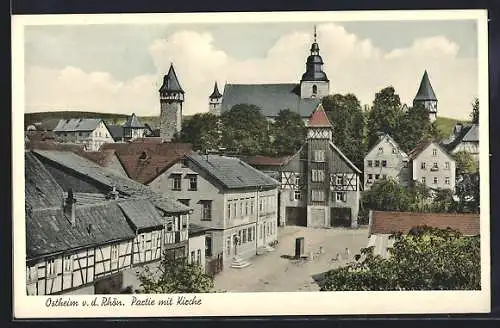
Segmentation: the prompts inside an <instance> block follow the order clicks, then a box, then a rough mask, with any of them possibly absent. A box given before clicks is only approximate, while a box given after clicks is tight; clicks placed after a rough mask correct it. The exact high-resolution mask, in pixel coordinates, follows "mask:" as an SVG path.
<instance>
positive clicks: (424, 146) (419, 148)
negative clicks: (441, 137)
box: [408, 140, 454, 161]
mask: <svg viewBox="0 0 500 328" xmlns="http://www.w3.org/2000/svg"><path fill="white" fill-rule="evenodd" d="M430 145H434V146H435V147H436V148H438V149H440V150H441V151H442V152H443V153H444V154H445V155H446V156H448V157H449V158H450V160H452V161H454V159H453V158H452V157H451V156H450V154H449V153H448V152H447V151H446V149H444V148H443V147H442V146H441V145H440V144H439V143H438V142H436V141H433V140H422V141H421V142H419V143H418V144H417V146H416V147H415V148H413V149H412V150H411V151H410V152H409V153H408V157H409V158H410V159H411V160H415V159H416V158H417V157H418V156H419V155H420V154H421V153H422V152H423V151H424V150H426V149H427V148H428V147H429V146H430Z"/></svg>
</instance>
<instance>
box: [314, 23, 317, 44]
mask: <svg viewBox="0 0 500 328" xmlns="http://www.w3.org/2000/svg"><path fill="white" fill-rule="evenodd" d="M317 36H318V34H317V33H316V25H314V42H316V38H317Z"/></svg>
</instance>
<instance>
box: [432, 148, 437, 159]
mask: <svg viewBox="0 0 500 328" xmlns="http://www.w3.org/2000/svg"><path fill="white" fill-rule="evenodd" d="M437 154H438V151H437V149H436V148H434V149H433V150H432V156H434V157H436V156H437Z"/></svg>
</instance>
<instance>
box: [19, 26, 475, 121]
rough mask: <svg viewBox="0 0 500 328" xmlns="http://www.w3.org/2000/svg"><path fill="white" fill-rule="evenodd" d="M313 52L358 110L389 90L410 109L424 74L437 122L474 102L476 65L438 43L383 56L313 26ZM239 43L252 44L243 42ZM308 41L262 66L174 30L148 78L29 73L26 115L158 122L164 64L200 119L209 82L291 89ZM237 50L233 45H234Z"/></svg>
mask: <svg viewBox="0 0 500 328" xmlns="http://www.w3.org/2000/svg"><path fill="white" fill-rule="evenodd" d="M318 35H319V39H318V42H319V45H320V48H321V55H322V57H323V60H324V62H325V66H324V69H325V71H326V73H327V75H328V77H329V79H330V91H331V93H348V92H350V93H354V94H355V95H357V96H358V98H359V99H360V100H361V102H362V103H363V104H371V102H372V101H373V97H374V94H375V93H376V92H377V91H379V90H380V89H382V88H384V87H386V86H388V85H392V86H394V87H395V89H396V91H397V92H398V93H399V94H400V96H401V99H402V101H403V102H406V103H409V104H410V103H411V101H412V99H413V97H414V95H415V93H416V91H417V89H418V86H419V83H420V79H421V77H422V74H423V72H424V70H425V69H427V71H428V73H429V77H430V80H431V83H432V85H433V87H434V91H435V92H436V95H437V97H438V99H439V107H438V110H439V112H438V115H441V116H448V117H458V118H467V117H468V114H469V112H470V110H471V106H470V103H471V101H472V99H473V97H474V96H476V95H477V93H478V91H477V85H478V81H477V60H476V59H475V58H462V57H458V56H457V53H458V50H459V47H458V45H457V44H456V43H454V42H453V41H451V40H449V39H447V38H446V37H444V36H440V35H436V36H433V37H427V38H419V39H415V40H414V41H413V43H412V44H411V45H409V46H408V47H406V48H399V49H393V50H391V51H389V52H387V51H386V52H384V51H382V50H381V49H379V48H377V47H376V46H375V45H374V44H373V43H372V42H371V41H370V40H368V39H360V38H359V37H358V36H356V35H354V34H352V33H349V32H347V31H346V30H345V29H344V28H343V27H342V26H340V25H337V24H323V25H320V26H318ZM242 42H258V40H246V41H242ZM311 42H312V40H311V35H310V34H309V32H306V31H303V32H302V31H295V32H291V33H289V34H287V35H284V36H282V37H281V38H279V39H278V40H277V41H276V42H275V44H274V45H273V46H272V47H271V48H270V49H269V50H268V51H267V53H266V55H265V56H263V57H262V58H252V59H246V60H240V59H235V58H232V57H231V56H229V55H228V54H227V53H226V52H225V51H223V50H221V49H218V48H217V47H216V46H215V45H214V39H213V37H212V35H211V34H209V33H199V32H193V31H189V30H180V31H177V32H175V33H173V34H172V35H170V36H169V37H167V38H163V39H157V40H155V41H154V42H152V44H151V45H150V46H149V49H148V51H149V54H150V56H151V58H152V59H153V62H154V64H155V66H156V68H157V74H156V75H143V76H138V77H136V78H133V79H129V80H124V81H120V80H118V79H116V78H114V77H113V76H111V75H110V74H108V73H105V72H84V71H82V70H80V69H78V68H74V67H66V68H65V69H62V70H56V69H48V68H43V67H36V66H34V67H29V69H28V70H27V76H26V77H27V79H26V81H27V84H26V94H27V111H41V110H49V109H51V110H53V109H75V110H92V111H103V112H121V113H132V112H135V113H137V114H139V115H158V113H159V100H158V88H159V86H160V82H161V79H162V75H163V74H165V73H166V72H167V70H168V67H169V66H170V63H171V62H172V63H173V64H174V66H175V69H176V72H177V75H178V78H179V80H180V83H181V85H182V87H183V88H184V90H185V91H186V103H185V106H184V112H185V114H194V113H197V112H206V111H207V110H208V105H207V102H208V95H209V94H210V93H211V91H212V88H213V83H214V81H218V82H219V85H220V86H221V87H222V86H223V85H224V83H225V82H226V81H227V82H232V83H278V82H288V83H290V82H298V81H299V80H300V77H301V75H302V73H303V72H304V70H305V61H306V58H307V56H308V54H309V48H310V44H311ZM235 46H237V45H235Z"/></svg>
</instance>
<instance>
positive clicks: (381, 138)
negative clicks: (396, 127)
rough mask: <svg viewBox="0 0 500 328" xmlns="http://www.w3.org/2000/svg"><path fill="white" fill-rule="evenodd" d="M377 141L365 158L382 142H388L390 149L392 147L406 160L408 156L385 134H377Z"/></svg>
mask: <svg viewBox="0 0 500 328" xmlns="http://www.w3.org/2000/svg"><path fill="white" fill-rule="evenodd" d="M378 137H379V139H378V142H377V143H376V144H375V145H373V147H372V148H371V149H370V150H369V151H368V152H367V153H366V156H365V158H366V157H367V156H368V155H369V154H370V153H371V152H372V151H373V150H374V149H376V148H377V147H378V146H379V145H380V144H381V143H382V142H384V141H387V142H389V144H391V146H392V147H394V148H395V149H396V150H397V151H398V152H399V154H400V155H401V156H402V157H403V158H408V154H406V153H405V152H404V151H403V150H402V149H401V148H400V147H399V145H398V143H397V142H396V140H394V139H393V138H392V137H391V136H390V135H389V134H387V133H380V134H379V136H378Z"/></svg>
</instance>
